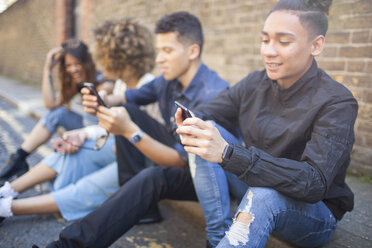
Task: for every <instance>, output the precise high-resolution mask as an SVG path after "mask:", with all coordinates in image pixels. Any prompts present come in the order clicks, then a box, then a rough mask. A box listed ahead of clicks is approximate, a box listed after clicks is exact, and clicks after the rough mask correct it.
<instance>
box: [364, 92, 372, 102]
mask: <svg viewBox="0 0 372 248" xmlns="http://www.w3.org/2000/svg"><path fill="white" fill-rule="evenodd" d="M363 102H364V103H367V104H372V89H366V90H364V91H363Z"/></svg>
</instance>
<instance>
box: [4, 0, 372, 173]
mask: <svg viewBox="0 0 372 248" xmlns="http://www.w3.org/2000/svg"><path fill="white" fill-rule="evenodd" d="M60 1H66V0H56V1H50V0H33V1H30V0H28V1H26V0H24V1H19V2H18V3H17V8H14V10H12V8H11V9H9V10H8V11H6V12H4V13H3V14H1V15H0V33H1V34H2V35H1V36H0V54H4V52H5V54H6V57H3V56H1V58H0V73H2V74H5V75H9V76H18V75H22V77H21V78H26V79H28V78H34V79H37V78H38V77H40V76H41V67H40V66H41V65H42V64H43V59H44V57H45V54H44V53H45V52H46V51H47V50H48V49H49V48H51V47H52V46H54V45H55V41H57V37H53V35H56V31H54V30H53V27H54V26H53V25H54V24H53V23H54V22H55V21H56V20H53V18H54V17H53V15H54V14H55V12H54V10H53V8H55V4H56V2H57V3H59V2H60ZM31 2H32V4H31ZM275 2H276V0H245V1H239V0H188V1H179V0H178V1H177V0H159V1H150V0H127V1H123V0H106V1H100V0H80V4H81V5H80V11H81V29H80V30H81V38H82V39H83V40H85V41H87V42H88V43H89V41H90V38H91V36H90V34H91V32H90V29H91V28H94V27H95V26H96V25H97V24H98V23H100V22H102V21H104V20H106V19H108V18H120V17H123V16H130V17H136V18H138V19H140V20H141V21H142V22H143V23H144V24H145V25H147V26H148V27H149V28H151V29H153V28H154V23H155V22H156V20H158V19H159V18H160V17H161V16H163V15H164V14H168V13H171V12H173V11H178V10H187V11H190V12H192V13H193V14H195V15H196V16H198V17H199V18H200V20H201V22H202V24H203V28H204V34H205V40H206V42H205V47H204V51H203V60H204V62H205V63H206V64H208V65H209V66H210V67H211V68H213V69H215V70H216V71H218V72H219V74H220V75H221V76H222V77H224V78H226V79H227V80H228V81H229V82H230V83H231V84H235V83H236V82H237V81H239V80H240V79H241V78H243V77H244V76H245V75H246V74H248V73H249V72H250V71H252V70H256V69H261V68H262V63H261V58H260V55H259V49H260V31H261V29H262V26H263V22H264V19H265V16H266V13H267V11H268V10H269V9H270V7H272V6H273V5H274V4H275ZM333 2H334V3H333V5H332V7H331V12H330V17H329V20H330V25H329V31H328V35H327V38H326V40H327V43H326V48H325V51H324V52H323V54H322V55H321V56H320V57H319V58H318V59H317V60H318V62H319V64H320V66H321V67H322V68H324V69H325V70H326V71H327V72H328V73H329V74H330V75H331V76H332V77H334V78H335V79H337V80H338V81H339V82H341V83H343V84H344V85H345V86H346V87H348V88H349V89H350V90H351V91H352V92H353V94H354V95H355V97H356V98H357V100H358V102H359V116H358V120H357V123H356V126H355V131H356V143H355V146H354V150H353V154H352V164H351V167H350V170H349V171H351V172H354V173H367V174H369V175H371V176H372V1H371V0H337V1H333ZM23 9H27V11H28V10H29V9H30V10H31V9H36V10H38V12H30V11H28V12H27V15H22V13H25V11H24V10H23ZM43 13H44V14H43ZM42 15H44V18H42V17H41V16H42ZM25 16H28V17H29V18H24V17H25ZM43 22H46V23H43ZM9 23H13V24H12V25H11V26H10V25H9ZM48 23H49V24H48ZM50 23H51V24H50ZM8 26H9V27H8ZM29 26H32V27H33V29H31V28H28V27H29ZM40 28H41V29H42V30H39V31H37V30H35V29H40ZM4 30H5V31H6V33H10V34H11V35H8V36H6V37H4V35H3V31H4ZM17 30H18V31H20V30H25V32H23V31H22V32H17ZM29 30H35V31H34V32H37V33H42V32H44V33H45V32H46V30H47V31H48V33H49V36H48V39H45V42H44V44H42V43H41V42H39V43H37V42H35V40H37V38H36V37H38V36H39V35H37V36H35V38H32V39H29V38H28V37H29V36H28V35H27V36H26V33H28V32H29ZM31 37H33V36H31ZM23 41H27V44H28V48H30V49H29V50H31V51H32V52H31V51H28V49H23V50H22V52H21V51H20V50H19V49H16V50H14V46H16V45H18V44H21V43H22V42H23ZM42 45H44V46H45V47H42ZM12 49H13V53H12V55H10V51H11V50H12ZM15 51H17V52H15ZM26 51H27V52H28V53H26ZM30 53H32V54H36V56H39V58H41V59H40V60H39V61H37V60H35V59H34V57H33V56H30ZM25 54H26V55H27V56H25ZM21 58H22V60H26V61H23V62H22V63H21V64H22V66H18V63H19V61H20V59H21ZM27 61H28V62H29V63H28V64H32V65H30V67H31V66H33V67H32V68H34V70H30V69H29V68H30V67H28V66H25V65H26V64H27ZM155 73H158V71H157V70H155ZM26 75H27V76H26Z"/></svg>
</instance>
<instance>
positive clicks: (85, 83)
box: [83, 82, 107, 107]
mask: <svg viewBox="0 0 372 248" xmlns="http://www.w3.org/2000/svg"><path fill="white" fill-rule="evenodd" d="M83 86H84V87H87V88H88V89H89V90H90V93H91V94H92V95H95V96H96V97H97V102H98V104H99V105H102V106H104V107H107V106H106V104H105V102H104V101H103V100H102V98H101V96H100V95H99V94H98V92H97V90H96V87H95V86H94V84H92V83H88V82H84V83H83Z"/></svg>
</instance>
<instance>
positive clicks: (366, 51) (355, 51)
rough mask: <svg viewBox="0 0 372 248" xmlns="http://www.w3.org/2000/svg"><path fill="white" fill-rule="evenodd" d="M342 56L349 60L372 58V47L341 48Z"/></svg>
mask: <svg viewBox="0 0 372 248" xmlns="http://www.w3.org/2000/svg"><path fill="white" fill-rule="evenodd" d="M340 56H341V57H349V58H365V57H367V58H372V45H366V46H345V47H341V49H340Z"/></svg>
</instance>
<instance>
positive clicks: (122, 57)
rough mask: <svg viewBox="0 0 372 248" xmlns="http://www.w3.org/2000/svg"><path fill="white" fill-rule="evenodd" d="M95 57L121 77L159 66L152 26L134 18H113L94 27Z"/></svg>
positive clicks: (141, 72)
mask: <svg viewBox="0 0 372 248" xmlns="http://www.w3.org/2000/svg"><path fill="white" fill-rule="evenodd" d="M93 35H94V40H95V45H94V53H93V56H94V59H95V61H96V62H97V64H99V65H100V66H101V67H102V69H103V70H104V71H105V72H108V73H110V74H112V75H115V76H117V77H119V78H121V79H123V80H124V81H125V80H128V79H129V78H137V79H138V78H140V77H142V76H143V75H144V74H145V73H147V72H150V71H152V69H153V68H154V66H155V49H154V46H153V37H152V34H151V32H150V31H149V29H147V28H146V27H145V26H143V25H141V24H139V23H138V22H137V21H135V20H134V19H132V18H123V19H119V20H109V21H106V22H104V23H103V24H102V25H101V26H99V27H97V28H96V29H94V31H93Z"/></svg>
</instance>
